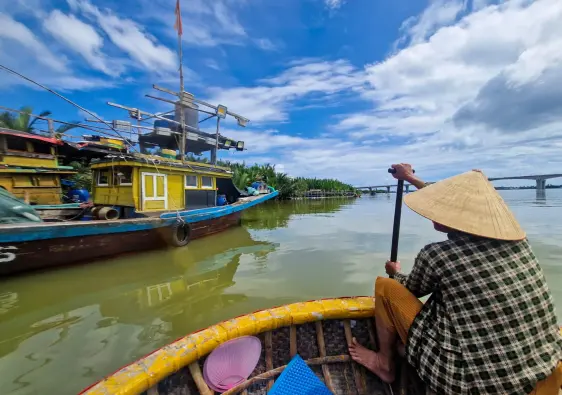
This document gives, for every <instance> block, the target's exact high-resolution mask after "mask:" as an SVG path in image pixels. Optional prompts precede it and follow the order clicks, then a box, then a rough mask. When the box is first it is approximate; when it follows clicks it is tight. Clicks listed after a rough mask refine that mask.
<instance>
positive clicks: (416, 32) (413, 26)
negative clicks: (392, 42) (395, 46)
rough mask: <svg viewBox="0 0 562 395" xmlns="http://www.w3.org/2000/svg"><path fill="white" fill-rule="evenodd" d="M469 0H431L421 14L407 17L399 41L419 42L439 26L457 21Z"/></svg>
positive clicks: (401, 27)
mask: <svg viewBox="0 0 562 395" xmlns="http://www.w3.org/2000/svg"><path fill="white" fill-rule="evenodd" d="M466 7H467V0H431V2H430V4H429V6H428V7H427V8H426V9H425V10H424V11H423V12H422V14H421V15H419V16H415V17H410V18H408V19H406V20H405V21H404V22H403V23H402V26H400V31H401V32H402V34H403V36H402V37H401V38H400V39H399V41H398V43H400V44H405V43H406V42H409V43H410V45H412V44H419V43H421V42H423V41H425V40H426V39H427V38H428V37H429V36H430V35H431V34H433V33H434V32H435V31H436V30H437V29H438V28H441V27H443V26H447V25H449V24H451V23H453V22H455V20H456V18H457V16H458V15H459V14H460V13H461V12H463V11H465V10H466Z"/></svg>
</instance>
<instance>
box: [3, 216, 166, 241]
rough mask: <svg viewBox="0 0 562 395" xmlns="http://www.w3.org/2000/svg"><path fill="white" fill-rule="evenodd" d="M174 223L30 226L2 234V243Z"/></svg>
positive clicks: (76, 235)
mask: <svg viewBox="0 0 562 395" xmlns="http://www.w3.org/2000/svg"><path fill="white" fill-rule="evenodd" d="M172 223H173V221H170V220H168V221H164V220H161V219H159V218H155V219H154V220H153V221H150V222H143V223H135V222H133V220H123V221H112V222H107V223H106V222H103V223H100V222H97V223H95V224H93V223H92V224H89V223H86V222H78V221H76V222H69V223H67V224H66V226H60V225H59V226H54V225H45V224H40V225H30V226H25V227H24V226H21V227H19V228H15V229H12V231H11V232H10V233H4V234H0V243H20V242H26V241H35V240H47V239H58V238H64V237H83V236H98V235H107V234H112V233H123V232H137V231H142V230H148V229H156V228H160V227H163V226H167V225H171V224H172Z"/></svg>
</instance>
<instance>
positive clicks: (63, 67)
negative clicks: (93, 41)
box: [0, 13, 112, 90]
mask: <svg viewBox="0 0 562 395" xmlns="http://www.w3.org/2000/svg"><path fill="white" fill-rule="evenodd" d="M51 47H52V45H49V46H48V45H46V44H45V42H44V41H43V40H42V39H41V38H40V37H39V36H37V35H36V34H35V33H33V32H32V31H31V30H30V29H29V28H28V27H26V26H25V25H24V24H23V23H21V22H18V21H17V20H15V19H14V18H13V17H12V16H10V15H7V14H3V13H0V63H1V64H3V65H6V66H7V67H10V68H11V69H14V70H16V71H18V72H20V73H22V74H23V75H25V76H27V77H29V78H32V79H34V80H36V81H38V82H41V83H43V84H46V85H47V86H50V87H53V88H55V89H56V90H89V89H101V88H104V87H108V86H111V85H112V82H111V81H107V80H101V79H97V78H91V77H84V76H80V75H78V74H77V73H76V70H74V68H71V67H70V61H69V59H67V58H66V57H65V56H64V55H62V54H60V53H56V52H54V51H53V50H52V49H51ZM14 54H17V55H16V56H14ZM16 85H17V86H19V85H25V86H27V87H32V88H36V87H35V86H34V85H31V84H30V83H29V82H26V81H24V80H23V79H21V78H19V77H16V76H14V75H12V74H8V73H6V72H3V71H2V72H0V87H2V88H3V89H6V88H8V87H11V86H16Z"/></svg>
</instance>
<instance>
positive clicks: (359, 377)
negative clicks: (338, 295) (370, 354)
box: [343, 320, 366, 395]
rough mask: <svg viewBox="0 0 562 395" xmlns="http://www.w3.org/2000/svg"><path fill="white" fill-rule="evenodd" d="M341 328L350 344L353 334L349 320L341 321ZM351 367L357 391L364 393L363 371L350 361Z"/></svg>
mask: <svg viewBox="0 0 562 395" xmlns="http://www.w3.org/2000/svg"><path fill="white" fill-rule="evenodd" d="M343 329H344V331H345V339H346V341H347V344H351V343H352V341H353V334H352V333H351V324H350V322H349V320H344V321H343ZM351 368H352V370H353V377H354V378H355V385H356V386H357V391H359V395H363V394H365V388H366V380H365V372H364V370H363V369H362V367H361V366H359V365H358V364H356V363H353V362H352V363H351Z"/></svg>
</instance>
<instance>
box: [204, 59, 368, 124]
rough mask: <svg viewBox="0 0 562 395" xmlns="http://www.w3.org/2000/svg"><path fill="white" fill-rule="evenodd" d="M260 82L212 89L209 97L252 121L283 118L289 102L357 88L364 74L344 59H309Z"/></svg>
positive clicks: (325, 96)
mask: <svg viewBox="0 0 562 395" xmlns="http://www.w3.org/2000/svg"><path fill="white" fill-rule="evenodd" d="M259 82H260V84H261V85H259V86H254V87H239V88H230V89H221V88H211V89H209V91H210V93H211V97H212V99H211V100H212V101H213V102H220V103H225V104H226V105H229V104H228V103H232V104H230V106H232V107H233V111H236V112H237V113H240V114H242V115H244V116H245V117H247V118H249V119H250V120H252V122H273V121H284V120H286V119H287V116H288V115H287V111H288V109H289V107H290V104H291V102H292V101H294V100H296V99H298V98H302V97H305V96H308V97H310V96H311V95H314V94H318V95H320V96H321V97H320V99H321V100H326V99H327V98H328V97H329V96H333V95H337V94H339V93H342V92H345V91H349V90H351V89H358V88H359V87H360V86H361V84H362V83H363V82H364V75H363V74H362V73H361V72H360V71H359V70H357V69H356V68H355V67H353V66H352V65H351V64H350V63H349V62H348V61H346V60H337V61H321V60H310V59H308V60H307V62H305V63H294V64H293V65H292V66H291V67H290V68H289V69H287V70H285V71H284V72H283V73H281V74H280V75H278V76H276V77H272V78H268V79H264V80H261V81H259Z"/></svg>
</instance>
